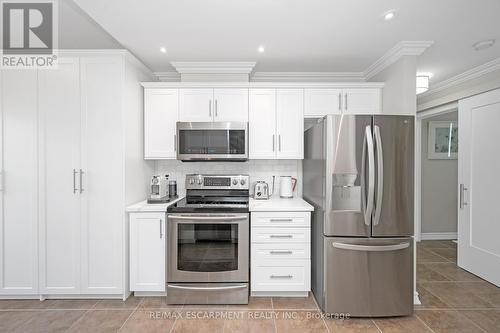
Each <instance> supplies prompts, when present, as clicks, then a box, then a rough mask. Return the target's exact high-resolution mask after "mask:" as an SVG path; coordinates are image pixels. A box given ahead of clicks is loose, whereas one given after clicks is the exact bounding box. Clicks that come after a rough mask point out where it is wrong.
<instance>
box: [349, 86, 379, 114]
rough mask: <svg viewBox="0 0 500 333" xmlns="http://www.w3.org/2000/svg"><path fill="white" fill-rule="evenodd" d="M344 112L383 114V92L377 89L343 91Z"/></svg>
mask: <svg viewBox="0 0 500 333" xmlns="http://www.w3.org/2000/svg"><path fill="white" fill-rule="evenodd" d="M343 94H344V96H343V97H344V99H343V110H344V112H345V113H349V114H377V113H381V97H380V96H381V91H380V89H377V88H357V89H344V90H343Z"/></svg>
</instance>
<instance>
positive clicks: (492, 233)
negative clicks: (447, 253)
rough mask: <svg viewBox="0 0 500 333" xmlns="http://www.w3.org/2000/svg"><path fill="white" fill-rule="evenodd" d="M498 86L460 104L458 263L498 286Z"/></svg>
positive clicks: (499, 181)
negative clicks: (496, 88)
mask: <svg viewBox="0 0 500 333" xmlns="http://www.w3.org/2000/svg"><path fill="white" fill-rule="evenodd" d="M498 124H500V89H499V90H495V91H491V92H488V93H484V94H481V95H477V96H474V97H470V98H468V99H464V100H461V101H460V102H459V113H458V133H459V137H458V142H459V144H460V146H459V153H458V183H459V184H460V186H459V187H460V188H459V211H458V265H459V266H460V267H462V268H464V269H466V270H468V271H470V272H471V273H473V274H475V275H478V276H480V277H482V278H483V279H485V280H487V281H490V282H491V283H494V284H496V285H497V286H499V287H500V242H499V241H498V235H500V223H499V216H500V205H499V204H498V198H499V195H498V189H499V188H500V178H499V177H498V176H497V174H498V170H500V153H499V149H498V142H500V132H499V131H498Z"/></svg>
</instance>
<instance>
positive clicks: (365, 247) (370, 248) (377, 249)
mask: <svg viewBox="0 0 500 333" xmlns="http://www.w3.org/2000/svg"><path fill="white" fill-rule="evenodd" d="M332 246H333V247H334V248H337V249H342V250H352V251H366V252H385V251H397V250H403V249H406V248H408V247H409V246H410V243H408V242H406V243H399V244H394V245H357V244H346V243H337V242H333V243H332Z"/></svg>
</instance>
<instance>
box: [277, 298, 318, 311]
mask: <svg viewBox="0 0 500 333" xmlns="http://www.w3.org/2000/svg"><path fill="white" fill-rule="evenodd" d="M273 309H275V310H293V309H295V310H297V309H300V310H317V309H318V307H317V306H316V302H314V298H313V296H312V295H309V296H308V297H273Z"/></svg>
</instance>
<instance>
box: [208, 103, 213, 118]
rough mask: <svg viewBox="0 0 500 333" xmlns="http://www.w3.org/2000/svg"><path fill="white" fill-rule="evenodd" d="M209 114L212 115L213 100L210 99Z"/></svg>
mask: <svg viewBox="0 0 500 333" xmlns="http://www.w3.org/2000/svg"><path fill="white" fill-rule="evenodd" d="M208 116H209V117H212V100H209V101H208Z"/></svg>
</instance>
